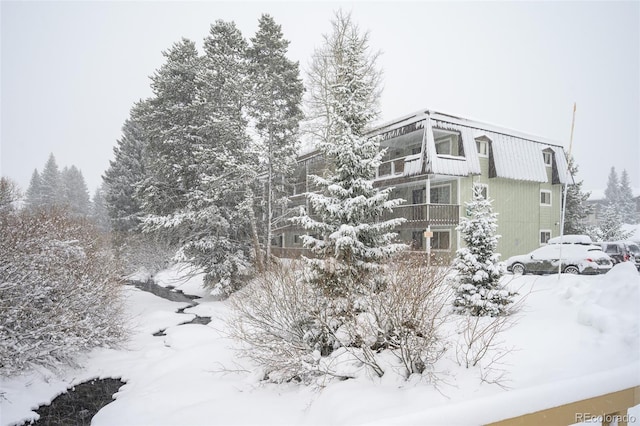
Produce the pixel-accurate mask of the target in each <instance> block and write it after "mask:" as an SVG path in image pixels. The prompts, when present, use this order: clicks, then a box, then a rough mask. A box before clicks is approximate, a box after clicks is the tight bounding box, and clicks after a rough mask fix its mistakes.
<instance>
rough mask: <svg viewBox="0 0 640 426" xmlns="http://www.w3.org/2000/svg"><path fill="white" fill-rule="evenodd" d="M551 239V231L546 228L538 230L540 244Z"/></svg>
mask: <svg viewBox="0 0 640 426" xmlns="http://www.w3.org/2000/svg"><path fill="white" fill-rule="evenodd" d="M550 239H551V231H549V230H547V229H541V230H540V245H544V244H547V243H548V242H549V240H550Z"/></svg>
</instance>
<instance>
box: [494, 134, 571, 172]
mask: <svg viewBox="0 0 640 426" xmlns="http://www.w3.org/2000/svg"><path fill="white" fill-rule="evenodd" d="M485 134H486V136H487V138H489V139H490V140H491V150H492V154H493V161H494V165H495V170H496V176H498V177H503V178H507V179H518V180H526V181H533V182H547V181H548V178H547V167H546V165H545V164H544V157H543V155H542V151H544V150H546V149H550V150H551V151H553V154H554V160H555V163H556V166H555V168H556V170H557V173H558V179H559V181H560V183H565V182H566V175H567V160H566V157H565V155H564V150H563V148H562V147H561V146H557V145H556V146H554V145H549V144H545V143H541V142H535V141H532V140H529V139H523V138H520V137H514V136H511V135H505V134H502V133H495V132H488V131H487V132H485Z"/></svg>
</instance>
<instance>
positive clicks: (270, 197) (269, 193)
mask: <svg viewBox="0 0 640 426" xmlns="http://www.w3.org/2000/svg"><path fill="white" fill-rule="evenodd" d="M271 143H272V140H271V132H269V157H268V158H269V159H268V161H269V165H268V167H269V171H268V176H267V223H266V225H267V238H266V240H265V242H264V245H265V252H266V255H265V257H266V259H265V265H266V266H267V267H269V262H270V261H271V239H272V238H273V231H272V229H271V224H272V221H273V158H272V149H271Z"/></svg>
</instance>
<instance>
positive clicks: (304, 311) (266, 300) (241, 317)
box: [230, 262, 322, 383]
mask: <svg viewBox="0 0 640 426" xmlns="http://www.w3.org/2000/svg"><path fill="white" fill-rule="evenodd" d="M304 275H305V270H304V267H303V265H302V264H300V263H299V262H292V263H290V264H288V265H283V264H282V263H277V264H274V265H272V267H271V268H269V270H267V271H265V272H264V273H262V274H260V275H259V276H258V277H257V278H255V279H254V280H253V281H251V282H250V283H249V284H248V285H247V286H246V287H244V288H243V289H242V290H240V291H238V292H237V293H235V294H233V295H232V297H231V298H230V300H231V304H232V307H233V309H234V312H235V316H234V318H233V319H232V320H231V321H230V326H231V327H230V330H231V336H232V337H233V338H235V339H237V340H239V341H240V342H242V343H243V344H244V346H243V348H242V350H241V354H242V355H244V356H246V357H248V358H250V359H252V360H253V361H255V362H256V363H257V364H258V365H260V366H261V367H262V368H264V375H265V379H267V380H270V381H274V382H282V381H290V380H300V381H303V382H305V383H308V382H310V381H311V380H312V378H313V377H316V376H318V375H319V374H321V373H320V371H319V368H318V361H319V360H320V357H321V352H320V349H319V348H318V344H317V336H318V335H319V334H322V333H317V332H314V330H317V329H321V328H322V324H321V321H320V318H318V315H317V314H318V312H319V310H318V307H319V305H320V304H321V302H320V300H319V294H317V292H315V291H314V290H313V288H312V287H311V286H310V285H309V284H308V281H307V280H305V279H304Z"/></svg>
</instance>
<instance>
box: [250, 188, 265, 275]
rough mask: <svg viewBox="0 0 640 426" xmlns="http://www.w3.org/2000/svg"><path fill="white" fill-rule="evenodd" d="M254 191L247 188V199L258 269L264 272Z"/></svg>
mask: <svg viewBox="0 0 640 426" xmlns="http://www.w3.org/2000/svg"><path fill="white" fill-rule="evenodd" d="M253 199H254V196H253V191H251V190H250V189H249V190H247V201H248V203H247V204H248V208H247V212H248V213H249V223H250V225H251V241H252V244H253V251H254V255H255V259H256V269H257V270H258V272H259V273H262V272H264V263H263V261H262V253H261V250H260V240H259V238H258V221H257V220H256V212H255V210H254V208H253Z"/></svg>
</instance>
